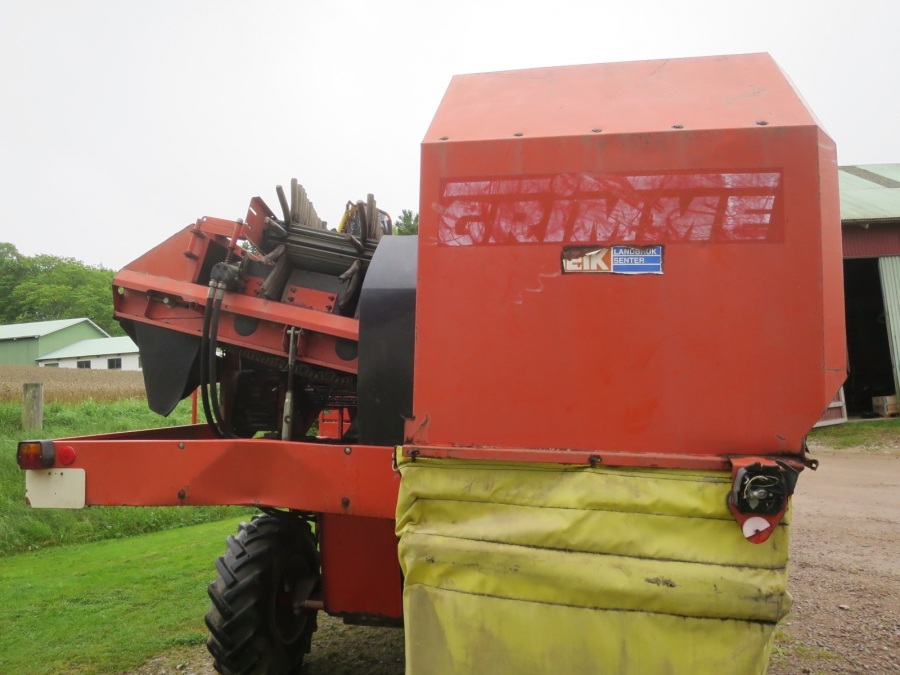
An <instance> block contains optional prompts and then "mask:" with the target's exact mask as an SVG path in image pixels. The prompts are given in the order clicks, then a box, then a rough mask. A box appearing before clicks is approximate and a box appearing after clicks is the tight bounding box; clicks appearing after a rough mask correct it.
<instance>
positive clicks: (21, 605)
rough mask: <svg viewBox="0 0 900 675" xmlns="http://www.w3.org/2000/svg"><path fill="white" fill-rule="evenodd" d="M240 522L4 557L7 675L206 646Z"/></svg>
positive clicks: (129, 662)
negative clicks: (218, 576)
mask: <svg viewBox="0 0 900 675" xmlns="http://www.w3.org/2000/svg"><path fill="white" fill-rule="evenodd" d="M237 522H238V520H236V519H231V520H229V521H223V522H217V523H208V524H205V525H198V526H196V527H191V528H182V529H179V530H173V531H168V532H157V533H154V534H148V535H144V536H138V537H131V538H129V539H126V540H122V541H104V542H98V543H92V544H83V545H75V546H66V547H63V548H57V549H53V550H42V551H36V552H31V553H24V554H22V555H18V556H15V557H9V558H4V559H0V673H3V674H4V675H51V674H57V673H68V674H72V675H101V674H104V673H121V672H127V671H128V670H130V669H133V668H135V667H137V666H140V665H141V664H143V663H144V662H146V661H147V660H148V659H149V658H151V657H153V656H155V655H157V654H159V653H162V652H166V651H168V650H171V649H172V648H176V647H178V646H180V645H198V644H202V643H203V642H204V641H205V639H206V628H205V626H204V625H203V615H204V613H205V612H206V610H207V609H208V607H209V599H208V597H207V595H206V586H207V584H208V583H209V581H210V580H211V579H212V578H213V577H214V576H215V568H214V564H213V561H214V559H215V557H216V556H218V555H221V553H222V552H223V551H224V538H225V537H226V536H227V535H228V534H230V533H233V532H234V531H235V529H236V527H237Z"/></svg>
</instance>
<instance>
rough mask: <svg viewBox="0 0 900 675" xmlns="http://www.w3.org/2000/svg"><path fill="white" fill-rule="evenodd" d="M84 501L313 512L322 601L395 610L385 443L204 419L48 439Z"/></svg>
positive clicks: (393, 495)
mask: <svg viewBox="0 0 900 675" xmlns="http://www.w3.org/2000/svg"><path fill="white" fill-rule="evenodd" d="M54 446H55V448H56V455H57V457H58V456H59V452H60V450H61V448H63V447H69V448H71V449H72V450H73V451H74V461H73V462H72V463H71V464H68V465H65V466H62V465H59V462H57V464H58V465H59V466H60V468H66V469H84V470H85V475H86V477H87V480H86V484H85V488H86V495H85V497H86V499H85V502H86V504H87V505H89V506H99V505H108V506H206V505H219V504H233V505H243V506H275V507H280V508H291V509H296V510H298V511H303V512H311V513H317V514H320V516H319V526H318V527H317V532H318V534H319V537H320V542H319V543H320V550H321V557H322V578H323V598H322V599H323V601H324V603H325V609H326V610H327V611H328V612H330V613H332V614H338V615H346V616H361V617H363V618H365V617H367V616H372V617H387V618H389V619H399V618H400V617H401V616H402V606H401V600H400V597H401V579H400V566H399V563H398V561H397V542H396V538H395V537H394V511H395V508H396V504H397V493H398V490H399V487H400V474H399V473H397V472H396V471H395V469H394V466H393V462H394V448H390V447H379V446H365V445H332V444H324V443H297V442H288V441H275V440H265V439H225V440H223V439H217V438H213V437H212V435H211V433H210V431H209V427H207V426H206V425H205V424H200V425H191V426H183V427H166V428H162V429H150V430H146V431H134V432H124V433H116V434H105V435H100V436H86V437H82V438H67V439H61V440H57V441H54Z"/></svg>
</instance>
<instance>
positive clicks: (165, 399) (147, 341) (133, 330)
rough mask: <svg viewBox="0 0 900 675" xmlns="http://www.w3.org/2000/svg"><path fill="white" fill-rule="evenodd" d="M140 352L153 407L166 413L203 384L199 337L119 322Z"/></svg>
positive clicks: (150, 402)
mask: <svg viewBox="0 0 900 675" xmlns="http://www.w3.org/2000/svg"><path fill="white" fill-rule="evenodd" d="M119 323H120V324H121V325H122V328H123V329H124V330H125V332H126V333H128V335H129V336H130V337H131V339H132V340H134V341H135V343H136V344H137V346H138V349H140V351H141V369H142V370H143V371H144V388H145V389H146V390H147V404H148V406H149V407H150V410H152V411H153V412H155V413H157V414H158V415H163V416H166V415H168V414H169V413H171V412H172V411H173V410H175V406H177V405H178V402H179V401H180V400H181V399H183V398H186V397H187V396H190V394H191V392H192V391H194V389H196V388H197V387H198V386H199V385H200V361H199V359H198V358H197V357H198V355H199V353H200V338H199V337H196V336H193V335H188V334H187V333H182V332H179V331H175V330H169V329H168V328H161V327H159V326H154V325H152V324H147V323H140V322H137V321H134V322H132V321H127V320H125V321H120V322H119Z"/></svg>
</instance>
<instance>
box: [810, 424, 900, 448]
mask: <svg viewBox="0 0 900 675" xmlns="http://www.w3.org/2000/svg"><path fill="white" fill-rule="evenodd" d="M809 440H810V441H815V442H817V443H821V444H823V445H827V446H828V447H831V448H837V449H841V448H852V447H857V446H862V447H866V448H872V449H875V448H881V447H884V446H885V445H897V444H898V442H900V418H897V419H890V420H877V421H871V422H870V421H866V422H850V423H848V424H835V425H832V426H830V427H822V428H820V429H813V430H812V431H810V432H809Z"/></svg>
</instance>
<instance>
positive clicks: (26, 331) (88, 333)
mask: <svg viewBox="0 0 900 675" xmlns="http://www.w3.org/2000/svg"><path fill="white" fill-rule="evenodd" d="M100 337H109V335H107V333H106V331H104V330H103V329H102V328H100V327H99V326H98V325H97V324H95V323H94V322H93V321H91V320H90V319H59V320H57V321H36V322H33V323H16V324H10V325H6V326H0V363H11V364H16V365H21V366H33V365H36V364H35V360H36V359H37V358H38V357H40V356H43V355H44V354H47V353H49V352H52V351H54V350H56V349H60V348H62V347H65V346H67V345H70V344H72V343H74V342H79V341H81V340H90V339H92V338H100Z"/></svg>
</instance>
